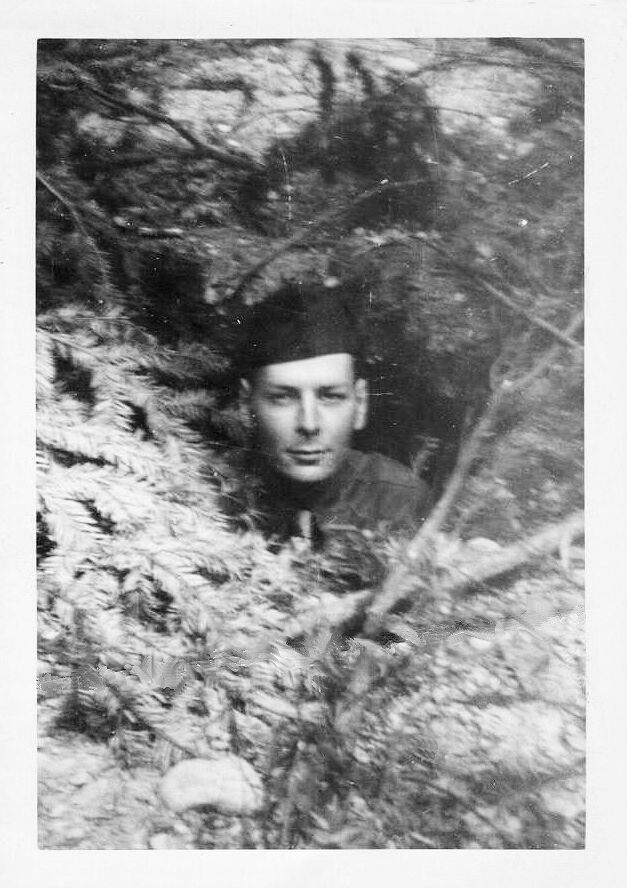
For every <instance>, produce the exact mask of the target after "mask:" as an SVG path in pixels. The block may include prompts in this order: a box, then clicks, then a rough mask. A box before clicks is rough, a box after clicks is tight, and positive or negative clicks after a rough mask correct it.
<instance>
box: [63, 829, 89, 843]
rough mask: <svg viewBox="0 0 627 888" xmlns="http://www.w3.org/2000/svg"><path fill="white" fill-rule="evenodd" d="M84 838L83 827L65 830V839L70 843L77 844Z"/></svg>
mask: <svg viewBox="0 0 627 888" xmlns="http://www.w3.org/2000/svg"><path fill="white" fill-rule="evenodd" d="M84 836H85V827H83V826H73V827H71V828H70V829H68V830H67V832H66V833H65V838H66V839H69V840H70V841H71V842H77V841H78V840H79V839H82V838H83V837H84Z"/></svg>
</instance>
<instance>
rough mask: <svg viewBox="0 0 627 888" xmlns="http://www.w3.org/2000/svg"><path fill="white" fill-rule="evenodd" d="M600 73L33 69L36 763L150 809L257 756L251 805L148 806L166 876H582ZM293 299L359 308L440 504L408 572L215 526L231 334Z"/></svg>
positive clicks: (429, 68)
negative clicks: (268, 299) (329, 853)
mask: <svg viewBox="0 0 627 888" xmlns="http://www.w3.org/2000/svg"><path fill="white" fill-rule="evenodd" d="M582 66H583V62H582V46H581V44H580V42H579V41H573V40H521V41H517V40H505V39H503V40H494V41H486V40H463V41H459V40H441V41H435V42H433V41H403V40H394V41H385V40H383V41H380V40H366V41H341V40H338V41H321V42H319V43H314V42H312V41H253V40H248V41H210V42H207V41H116V40H110V41H105V42H102V41H91V40H45V41H41V42H40V45H39V64H38V173H37V179H38V256H37V269H38V293H37V298H38V346H37V347H38V375H37V399H38V429H37V432H38V449H37V460H38V479H39V480H38V495H39V510H38V559H39V618H40V619H39V627H40V631H39V641H40V653H39V656H40V671H41V675H40V680H39V692H40V697H41V712H42V716H41V726H42V733H43V735H44V739H43V746H44V750H45V749H46V748H53V747H54V744H55V742H58V739H59V737H66V738H68V737H77V736H78V737H79V739H80V742H82V743H84V744H95V747H94V748H95V749H97V750H101V751H102V762H103V769H104V767H105V762H106V763H109V762H110V759H109V757H110V756H111V754H113V755H114V761H115V768H116V769H117V770H118V772H120V773H122V774H123V775H125V779H126V778H128V780H130V781H131V782H130V783H129V784H128V785H130V786H134V787H135V788H136V789H137V787H138V786H139V782H138V781H139V779H140V776H141V779H145V780H147V781H148V783H149V785H150V786H151V787H156V785H157V782H158V780H159V779H160V775H161V774H162V773H164V772H166V771H169V772H170V774H171V773H172V771H171V768H172V767H173V766H174V765H175V764H176V763H177V762H179V761H187V760H189V759H197V758H208V759H212V760H215V759H216V758H219V757H220V756H225V755H229V756H236V757H238V758H239V759H243V760H245V761H246V762H247V763H248V764H250V765H252V767H253V768H254V769H255V771H256V772H257V774H258V775H260V778H261V785H262V788H263V800H262V803H261V805H260V806H257V807H255V806H253V805H252V802H250V800H249V802H250V803H247V805H248V807H246V805H245V804H244V802H242V801H241V799H242V798H244V797H246V798H248V796H245V794H244V795H242V794H241V787H240V795H239V796H237V798H239V799H240V802H239V803H237V802H233V801H232V800H231V802H230V803H229V804H230V807H229V805H225V804H223V806H222V808H220V805H219V804H218V803H217V802H215V803H213V804H212V805H211V806H204V807H197V806H191V807H189V808H187V807H185V806H183V807H181V809H180V810H178V811H171V812H169V813H168V812H164V811H163V810H162V803H161V801H160V800H159V798H158V796H157V794H156V792H153V791H152V790H151V791H150V792H149V793H148V795H147V800H146V803H145V804H144V805H143V808H142V811H143V813H142V817H143V820H142V823H141V829H142V830H143V838H142V840H141V841H143V842H144V844H143V847H146V846H147V845H148V844H149V841H150V836H151V834H155V832H158V831H159V830H160V831H161V832H160V833H159V834H160V835H163V834H165V835H166V836H169V837H170V840H171V841H172V842H180V843H182V846H184V847H199V848H224V847H260V848H281V847H291V848H303V847H305V848H307V847H316V848H322V847H324V848H338V847H339V848H350V847H364V848H369V847H386V848H395V847H396V848H406V847H412V848H413V847H416V848H418V847H426V848H433V847H442V848H443V847H455V848H458V847H465V848H469V847H489V848H540V847H542V848H575V847H580V846H581V845H582V844H583V829H584V826H583V816H584V814H583V812H584V802H583V754H584V733H583V731H584V717H585V705H584V693H583V687H582V681H583V679H582V676H583V641H582V636H583V632H582V600H583V598H582V569H581V562H582V555H583V552H582V549H581V547H580V545H579V543H580V539H581V535H582V521H581V509H582V506H583V501H582V497H583V493H582V488H583V484H582V469H583V466H582V448H583V431H582V409H581V408H582V404H581V401H582V386H583V362H582V347H581V327H582V311H581V308H582V295H583V293H582V286H583V284H582V279H583V261H582V231H583V218H582V200H583V196H582V163H583V160H582V158H583V119H582V115H583V96H582V90H583V85H582V83H583V81H582ZM469 84H470V85H471V91H470V96H467V95H465V93H464V89H468V85H469ZM456 103H457V104H456ZM303 276H313V277H316V278H317V279H325V280H327V282H328V283H329V285H332V284H333V283H334V281H335V280H337V281H341V282H342V283H343V284H345V285H347V286H348V287H349V288H351V289H352V291H353V292H355V294H356V298H357V299H359V300H360V302H361V309H362V315H363V317H364V322H365V326H366V328H367V330H368V335H369V337H370V346H369V355H368V363H369V369H370V376H371V380H372V389H373V395H374V397H373V399H372V400H373V403H374V410H373V416H372V422H371V425H370V428H369V430H368V432H367V433H364V434H363V436H362V438H361V439H360V441H359V442H358V443H359V446H361V447H363V448H365V449H377V450H379V451H381V452H384V453H387V454H389V455H391V456H394V457H395V458H397V459H400V460H402V461H405V462H406V463H407V464H411V465H412V466H413V467H414V469H415V471H416V472H418V473H421V474H422V475H423V476H425V477H427V478H428V479H429V480H430V481H431V482H432V483H433V485H434V488H435V490H436V492H437V494H438V495H439V500H438V502H437V505H436V507H435V509H434V511H433V513H432V515H431V516H430V517H429V519H428V521H427V522H426V523H425V524H424V525H423V527H422V528H421V530H420V532H419V533H418V535H417V536H416V537H415V538H414V539H413V540H411V541H409V543H406V542H404V541H399V540H397V539H385V538H379V537H377V536H376V535H375V534H355V535H354V536H353V537H351V540H350V542H349V543H344V544H342V546H341V547H340V545H339V544H338V546H337V547H336V548H334V549H331V550H330V551H327V552H325V553H324V554H318V553H312V552H310V551H308V549H307V548H306V547H305V546H304V545H303V544H301V542H299V541H298V540H294V541H293V542H292V543H291V544H289V545H286V546H284V547H282V548H280V549H277V548H276V547H272V546H270V547H269V546H268V544H267V542H266V541H264V540H263V539H262V538H261V537H260V536H259V535H258V534H256V533H255V532H254V531H253V530H241V531H239V532H235V531H234V530H233V529H232V528H231V527H229V526H228V524H227V519H226V517H225V513H224V510H223V509H222V508H221V505H220V502H221V500H222V499H223V498H224V497H225V496H229V495H230V494H232V493H234V492H235V491H234V489H233V485H234V484H237V480H236V479H234V478H233V477H232V476H231V474H230V472H229V467H228V463H229V460H228V456H229V452H230V450H231V449H232V448H233V446H235V445H236V444H237V442H238V441H240V440H241V435H242V434H243V432H242V429H241V428H240V426H239V421H238V415H237V410H236V407H235V404H234V398H233V392H234V385H233V383H234V380H235V379H236V378H237V367H236V365H235V363H234V355H235V353H236V349H237V345H238V330H239V328H240V321H241V317H242V313H243V312H244V311H245V309H246V305H247V304H249V303H250V302H252V301H255V300H257V299H260V298H263V295H264V293H266V292H267V291H268V289H269V288H271V287H273V286H274V285H276V284H277V283H278V282H279V281H280V280H281V279H283V278H285V277H303ZM389 393H393V394H389ZM408 405H410V406H408ZM229 761H230V762H232V761H233V759H229ZM108 766H109V765H108V764H107V767H108ZM96 776H97V775H96ZM133 781H134V782H133ZM151 781H152V782H151ZM156 781H157V782H156ZM236 789H237V788H235V789H234V790H233V791H234V792H235V794H236V795H237V792H236ZM131 794H132V791H131ZM225 794H226V795H228V792H227V790H225ZM52 795H53V793H52V790H51V788H50V784H46V779H45V774H44V787H43V789H42V796H41V798H42V818H41V820H42V843H43V844H44V845H45V846H47V847H71V846H73V845H75V844H76V842H79V843H80V844H81V845H82V847H112V846H113V847H131V846H132V844H131V838H130V836H129V835H128V834H126V835H124V834H123V835H121V834H120V830H119V828H118V833H117V834H116V836H114V833H113V832H112V830H113V826H112V824H113V822H114V821H116V820H117V821H121V822H125V821H124V817H123V812H120V811H117V812H116V811H113V812H110V813H109V815H108V817H105V818H104V819H102V820H97V821H94V825H93V828H91V829H90V830H89V831H87V833H85V834H83V836H82V837H81V838H80V839H72V838H71V837H68V835H67V833H68V830H64V828H63V821H62V822H61V829H60V830H59V826H58V822H57V825H56V826H55V822H54V818H51V816H50V799H51V797H52ZM238 804H240V808H239V809H238V807H237V805H238ZM55 830H56V831H55ZM150 847H156V845H154V844H151V845H150Z"/></svg>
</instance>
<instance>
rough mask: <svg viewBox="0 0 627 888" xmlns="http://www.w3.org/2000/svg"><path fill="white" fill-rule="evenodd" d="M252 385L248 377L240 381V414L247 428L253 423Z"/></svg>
mask: <svg viewBox="0 0 627 888" xmlns="http://www.w3.org/2000/svg"><path fill="white" fill-rule="evenodd" d="M251 396H252V386H251V384H250V382H249V381H248V379H240V381H239V415H240V419H241V421H242V423H243V424H244V426H245V427H246V428H250V426H251V425H252V420H253V414H252V407H251Z"/></svg>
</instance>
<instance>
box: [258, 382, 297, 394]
mask: <svg viewBox="0 0 627 888" xmlns="http://www.w3.org/2000/svg"><path fill="white" fill-rule="evenodd" d="M266 386H267V387H268V389H269V390H270V391H272V392H285V393H287V394H293V393H294V392H298V388H297V387H296V386H294V385H283V384H282V383H280V382H267V383H266Z"/></svg>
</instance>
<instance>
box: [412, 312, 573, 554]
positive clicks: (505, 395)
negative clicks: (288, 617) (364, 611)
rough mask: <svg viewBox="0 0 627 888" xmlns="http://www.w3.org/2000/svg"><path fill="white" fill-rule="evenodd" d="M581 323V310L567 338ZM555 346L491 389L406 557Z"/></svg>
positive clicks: (437, 521)
mask: <svg viewBox="0 0 627 888" xmlns="http://www.w3.org/2000/svg"><path fill="white" fill-rule="evenodd" d="M582 323H583V312H579V313H577V314H576V315H575V317H574V318H573V320H572V321H571V322H570V324H569V325H568V327H567V329H566V333H567V335H568V337H570V336H572V335H573V334H574V333H576V332H577V331H578V330H579V328H580V327H581V325H582ZM559 349H560V346H559V345H553V346H551V348H549V349H547V350H546V352H545V353H544V354H543V355H542V356H541V357H540V358H539V359H538V360H537V361H536V363H535V364H534V365H533V367H532V368H531V370H530V371H529V372H528V373H526V374H525V375H524V376H522V377H520V379H518V380H515V381H513V382H512V381H509V380H504V381H503V382H502V383H501V385H500V387H499V388H498V389H497V390H496V391H495V392H494V394H493V395H492V397H491V399H490V401H489V403H488V406H487V408H486V410H485V412H484V414H483V416H482V417H481V419H480V421H479V422H478V423H477V425H476V426H475V428H474V429H473V431H472V433H471V435H470V437H469V438H468V440H467V441H466V442H465V444H464V445H463V446H462V449H461V451H460V454H459V458H458V460H457V465H456V466H455V470H454V471H453V474H452V475H451V477H450V479H449V481H448V484H447V485H446V489H445V490H444V493H443V495H442V496H441V497H440V499H439V501H438V502H437V504H436V506H435V508H434V509H433V511H432V512H431V514H430V515H429V517H428V518H427V520H426V521H425V522H424V524H423V525H422V527H421V528H420V530H419V531H418V533H417V534H416V536H415V537H414V539H413V541H412V543H411V544H410V546H409V551H408V555H409V557H410V558H413V557H415V555H416V554H417V552H418V551H419V550H420V548H421V545H422V543H423V541H424V540H426V539H428V538H430V537H432V536H433V534H434V533H437V531H438V530H439V529H440V527H441V526H442V524H443V523H444V521H445V520H446V517H447V516H448V512H449V509H450V507H451V506H452V504H453V502H454V501H455V500H456V499H457V496H458V494H459V492H460V491H461V488H462V486H463V484H464V482H465V480H466V476H467V475H468V472H469V471H470V468H471V466H472V464H473V463H474V461H475V459H476V457H477V455H478V452H479V448H480V445H481V444H482V443H483V441H484V439H485V438H486V436H487V435H488V434H490V433H491V431H492V428H493V426H494V422H495V420H496V417H497V415H498V413H499V411H500V409H501V406H502V405H503V403H505V402H506V401H508V400H509V399H510V398H511V397H512V395H514V394H515V393H517V392H519V391H521V390H522V389H524V388H526V387H527V386H528V385H529V384H530V383H532V382H533V381H534V380H535V379H537V378H538V377H540V376H542V374H543V373H544V372H545V371H546V370H547V369H548V368H549V367H550V366H551V365H552V364H553V362H554V360H555V358H556V356H557V354H558V352H559Z"/></svg>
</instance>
